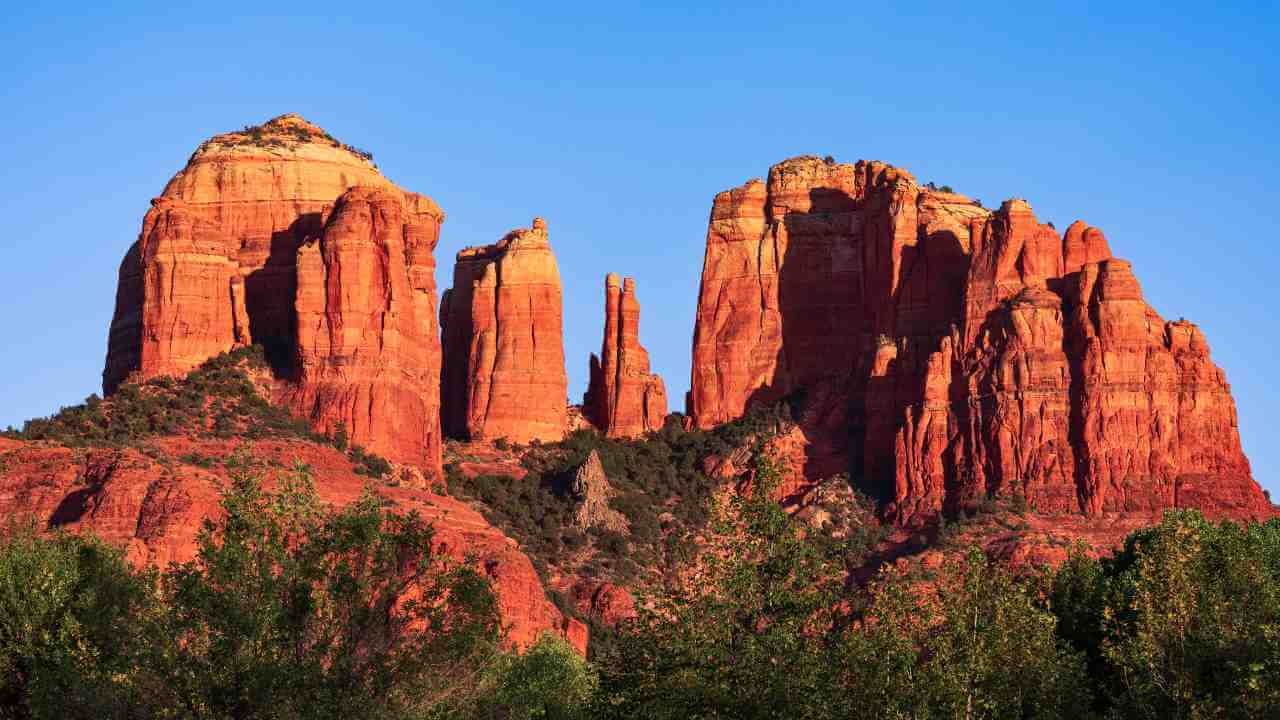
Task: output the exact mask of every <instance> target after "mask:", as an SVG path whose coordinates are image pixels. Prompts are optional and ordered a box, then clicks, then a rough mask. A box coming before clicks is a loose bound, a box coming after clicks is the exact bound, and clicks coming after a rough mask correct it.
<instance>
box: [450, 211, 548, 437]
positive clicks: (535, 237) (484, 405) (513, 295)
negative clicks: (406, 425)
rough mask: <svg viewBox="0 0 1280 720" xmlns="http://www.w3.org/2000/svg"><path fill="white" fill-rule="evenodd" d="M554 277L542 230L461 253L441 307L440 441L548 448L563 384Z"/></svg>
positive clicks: (537, 223) (540, 226) (536, 225)
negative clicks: (535, 444)
mask: <svg viewBox="0 0 1280 720" xmlns="http://www.w3.org/2000/svg"><path fill="white" fill-rule="evenodd" d="M562 312H563V308H562V299H561V285H560V270H559V269H558V268H557V266H556V257H555V255H554V254H553V253H552V251H551V242H550V240H549V238H548V236H547V224H546V222H545V221H544V220H543V219H542V218H534V220H533V227H531V228H527V229H519V230H512V231H511V232H510V233H507V235H506V236H505V237H503V238H502V240H500V241H499V242H497V243H496V244H493V245H485V246H482V247H470V248H466V249H464V250H462V251H460V252H459V253H458V256H457V261H456V263H455V265H454V268H453V287H452V288H450V289H449V290H446V291H445V294H444V298H443V299H442V300H441V303H440V325H441V331H442V334H443V345H444V363H443V370H442V373H441V387H442V388H443V396H442V407H441V419H442V423H443V426H444V431H445V433H446V434H447V435H448V436H450V437H456V438H460V439H467V440H496V439H498V438H506V439H507V440H510V441H513V442H519V443H526V442H529V441H530V440H540V441H555V440H560V439H561V438H563V437H564V434H565V425H566V405H567V397H568V385H569V382H568V377H567V375H566V374H565V368H564V330H563V315H562Z"/></svg>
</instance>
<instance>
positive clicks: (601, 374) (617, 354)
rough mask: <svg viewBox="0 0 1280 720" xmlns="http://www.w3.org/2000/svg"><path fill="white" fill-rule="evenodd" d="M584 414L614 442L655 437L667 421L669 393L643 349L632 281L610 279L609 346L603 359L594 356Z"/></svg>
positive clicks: (606, 344)
mask: <svg viewBox="0 0 1280 720" xmlns="http://www.w3.org/2000/svg"><path fill="white" fill-rule="evenodd" d="M582 409H583V412H584V413H585V414H586V416H587V417H588V418H589V419H590V420H591V423H592V424H593V425H595V426H596V427H597V428H599V429H600V430H601V431H603V432H604V433H605V435H608V436H609V437H636V436H639V435H643V434H645V433H646V432H653V431H656V430H659V429H661V428H662V423H663V421H664V420H665V419H666V416H667V388H666V385H664V384H663V382H662V378H661V377H659V376H658V375H655V374H653V373H651V372H649V353H648V352H647V351H646V350H645V349H644V347H642V346H641V345H640V303H639V301H637V300H636V283H635V280H633V279H631V278H626V279H625V280H623V279H622V278H620V277H618V275H616V274H614V273H610V274H609V275H608V276H606V277H605V310H604V341H603V342H602V343H601V346H600V356H599V357H597V356H596V355H594V354H593V355H592V356H591V365H590V384H589V385H588V386H587V393H586V395H585V396H584V397H583V399H582Z"/></svg>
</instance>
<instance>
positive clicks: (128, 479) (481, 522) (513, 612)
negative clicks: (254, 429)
mask: <svg viewBox="0 0 1280 720" xmlns="http://www.w3.org/2000/svg"><path fill="white" fill-rule="evenodd" d="M235 448H236V443H235V441H227V440H196V439H192V438H187V437H165V438H158V439H156V440H155V441H153V442H152V443H151V444H150V446H149V448H148V452H147V454H143V453H141V452H139V451H137V450H134V449H89V450H85V449H72V448H67V447H62V446H57V445H51V444H49V443H47V442H44V443H27V442H19V441H13V440H5V439H3V438H0V514H3V515H4V516H6V517H13V518H21V517H30V518H33V519H34V520H35V521H36V523H37V524H38V525H39V526H40V527H49V528H60V529H65V530H68V531H72V532H92V533H93V534H95V535H97V536H98V537H100V538H102V539H103V540H105V541H107V542H109V543H112V544H113V545H116V546H118V547H121V548H123V549H124V550H125V552H126V555H127V557H128V558H129V560H130V561H131V562H133V563H135V564H136V565H140V566H141V565H145V564H151V565H155V566H159V567H164V566H167V565H168V564H169V563H173V562H179V563H180V562H186V561H188V560H190V559H191V558H192V557H193V556H194V554H195V552H196V539H197V534H198V533H199V532H200V528H201V526H202V521H203V520H204V519H205V518H207V517H210V516H211V515H214V514H216V513H217V512H218V511H219V503H220V501H221V494H220V492H221V488H222V487H224V486H225V484H226V482H227V477H226V472H227V471H226V469H225V468H224V467H223V466H222V465H221V464H217V463H215V464H212V465H209V466H207V467H206V466H201V465H192V464H188V463H187V462H186V461H185V460H184V458H189V457H214V458H217V457H226V456H228V455H231V454H232V453H233V452H234V450H235ZM253 459H254V461H255V462H256V463H258V470H259V471H260V472H261V474H262V476H263V480H264V482H265V483H266V485H267V486H268V487H272V486H274V485H275V483H276V482H277V481H278V480H279V479H280V477H279V476H280V474H281V473H283V472H285V470H283V468H289V467H292V466H293V465H294V464H295V463H305V464H306V465H307V466H308V467H309V468H311V470H312V472H313V474H314V477H315V484H316V489H317V491H318V492H319V495H320V499H321V501H323V502H324V503H326V504H331V505H334V506H343V505H346V504H348V503H352V502H355V501H357V500H358V499H360V498H361V497H362V496H363V495H364V493H365V492H367V491H368V490H369V488H372V489H373V491H374V492H377V493H378V495H380V496H381V497H382V499H383V500H384V502H386V503H387V504H388V506H390V507H392V508H394V509H395V510H396V511H399V512H416V513H418V514H419V515H420V516H421V517H422V518H423V519H424V520H426V521H428V522H430V523H431V524H432V526H433V528H434V532H435V535H434V539H435V542H436V544H437V547H438V549H439V550H440V552H442V553H443V554H445V555H447V556H449V557H451V558H453V559H454V560H456V561H459V562H474V563H475V564H476V566H477V567H480V568H483V570H484V572H485V573H486V575H487V576H488V577H489V578H490V579H491V580H492V582H493V588H494V592H495V594H496V595H497V601H498V608H499V612H500V613H501V617H502V621H503V624H504V626H505V627H506V630H507V639H508V640H509V641H510V642H511V643H512V644H514V645H516V646H518V647H527V646H528V645H530V644H532V643H533V642H534V641H536V640H537V639H538V637H539V636H540V635H542V634H543V633H544V632H553V633H556V634H560V635H563V636H565V637H566V638H568V639H570V641H571V642H574V644H575V645H576V646H577V647H578V649H579V651H580V652H585V648H586V634H585V628H584V627H583V626H582V624H581V623H580V622H579V621H577V620H573V619H570V618H566V617H565V616H564V615H562V614H561V613H560V611H559V610H557V609H556V607H555V605H553V604H552V603H551V602H550V601H549V600H547V597H546V594H545V592H544V591H543V587H542V584H541V582H540V581H539V579H538V574H537V572H536V571H535V570H534V567H533V564H532V563H531V562H530V560H529V558H528V557H527V556H526V555H525V554H524V553H522V552H520V550H519V549H518V548H517V547H516V543H515V541H513V540H511V539H510V538H508V537H507V536H506V535H504V534H502V532H501V531H499V530H498V529H496V528H494V527H493V526H492V525H490V524H489V523H488V522H487V521H486V520H485V519H484V518H483V517H482V516H481V515H480V513H478V512H476V510H474V509H473V508H472V507H470V506H469V505H468V504H467V503H464V502H461V501H459V500H456V499H454V498H451V497H447V496H443V495H437V494H435V493H433V492H430V491H429V490H424V489H415V488H408V487H391V486H387V485H381V484H378V485H369V483H368V482H367V478H366V477H364V476H362V475H357V474H356V473H355V472H353V469H352V465H351V462H350V461H349V460H348V459H347V458H346V457H345V456H344V455H343V454H342V453H340V452H338V451H337V450H335V449H333V448H330V447H323V446H319V445H315V444H312V443H306V442H300V441H280V440H260V441H258V442H256V443H255V444H254V447H253Z"/></svg>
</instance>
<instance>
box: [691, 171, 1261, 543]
mask: <svg viewBox="0 0 1280 720" xmlns="http://www.w3.org/2000/svg"><path fill="white" fill-rule="evenodd" d="M799 390H803V391H804V395H805V397H806V398H807V400H806V402H805V403H804V405H806V409H805V410H804V413H803V416H802V417H801V418H800V421H801V427H802V429H803V435H804V440H803V443H800V444H802V445H804V446H805V447H803V448H800V447H799V445H800V444H797V443H795V442H792V443H791V445H795V446H796V447H792V448H791V450H790V451H789V455H791V456H797V457H799V456H798V455H797V454H798V453H801V451H803V455H804V458H803V460H795V461H794V462H793V463H792V464H795V463H796V462H803V464H804V466H805V471H804V474H805V476H806V477H808V478H809V479H810V480H812V479H814V478H817V477H821V475H819V474H818V472H821V473H829V472H830V471H831V470H832V466H831V463H830V462H829V461H828V460H829V458H831V457H834V456H837V455H840V456H843V458H844V460H845V463H846V467H847V468H848V469H849V471H850V473H851V476H852V477H853V478H854V479H855V480H856V481H857V482H858V483H859V484H860V485H861V486H862V487H863V488H865V489H868V490H870V491H872V492H873V493H875V494H878V495H880V496H881V497H882V498H884V499H886V500H888V501H890V502H889V506H888V511H889V514H890V515H891V516H893V517H894V518H895V519H897V520H899V521H901V522H904V523H909V524H910V523H917V522H923V521H928V520H929V519H931V518H933V517H936V516H937V515H938V514H939V513H940V512H943V511H944V510H955V509H957V508H960V507H964V506H969V505H972V504H973V503H976V502H978V501H980V500H981V499H983V498H984V497H987V496H1006V497H1007V496H1015V495H1020V496H1024V497H1025V498H1026V499H1027V500H1028V501H1029V502H1030V504H1031V505H1032V507H1034V508H1036V509H1038V510H1041V511H1045V512H1078V513H1086V514H1091V515H1098V514H1101V513H1112V512H1126V513H1148V514H1151V513H1158V512H1159V511H1160V510H1162V509H1164V508H1171V507H1195V508H1199V509H1201V510H1203V511H1205V512H1206V513H1208V514H1210V515H1217V516H1230V517H1242V518H1251V517H1265V516H1269V515H1270V514H1271V512H1272V509H1271V506H1270V504H1269V503H1267V502H1266V500H1265V499H1264V497H1263V495H1262V492H1261V490H1260V488H1259V487H1258V485H1257V484H1256V483H1254V482H1253V480H1252V478H1251V476H1250V471H1249V465H1248V461H1247V460H1246V459H1245V457H1244V454H1243V452H1242V450H1241V448H1240V441H1239V434H1238V432H1237V429H1236V415H1235V407H1234V403H1233V401H1232V399H1231V395H1230V388H1229V386H1228V385H1227V383H1226V380H1225V377H1224V375H1223V373H1222V371H1221V370H1220V369H1219V368H1218V367H1217V366H1215V365H1214V364H1213V363H1212V362H1211V361H1210V359H1209V354H1208V347H1207V345H1206V344H1205V342H1204V338H1203V336H1202V335H1200V333H1199V331H1198V330H1197V329H1196V328H1195V326H1193V325H1190V324H1189V323H1184V322H1179V323H1166V322H1164V321H1163V320H1162V319H1161V318H1160V316H1159V315H1157V314H1156V313H1155V311H1154V310H1152V309H1151V308H1150V307H1149V306H1148V305H1147V304H1146V302H1145V301H1144V300H1143V298H1142V292H1141V289H1140V288H1139V286H1138V284H1137V281H1136V279H1134V277H1133V274H1132V271H1131V269H1130V267H1129V264H1128V263H1126V262H1124V261H1121V260H1116V259H1114V258H1112V257H1111V251H1110V248H1109V246H1108V243H1107V240H1106V238H1105V237H1104V236H1103V235H1102V233H1101V232H1100V231H1098V230H1097V229H1095V228H1091V227H1088V226H1086V225H1085V224H1084V223H1080V222H1077V223H1074V224H1072V225H1071V227H1070V228H1068V230H1067V233H1066V235H1065V237H1060V236H1059V235H1058V234H1057V232H1056V231H1055V230H1054V229H1053V227H1052V226H1051V225H1044V224H1041V223H1039V222H1038V221H1037V220H1036V218H1035V216H1034V214H1033V213H1032V211H1031V207H1030V206H1029V205H1028V204H1027V203H1026V202H1025V201H1021V200H1012V201H1009V202H1006V203H1005V204H1004V205H1003V206H1002V207H1001V208H1000V210H999V211H997V212H994V213H992V212H990V211H987V210H984V209H983V208H981V207H980V206H978V205H977V204H975V203H972V202H970V201H968V200H967V199H966V198H964V197H963V196H959V195H955V194H953V193H943V192H937V191H935V190H932V189H931V188H922V187H920V186H919V185H918V184H917V183H916V182H915V180H914V179H913V178H912V177H911V176H910V175H909V174H907V173H906V172H904V171H902V170H899V169H896V168H892V167H890V166H887V165H884V164H882V163H875V162H859V163H858V164H857V165H841V164H836V163H832V162H826V161H822V160H818V159H817V158H811V157H805V158H794V159H792V160H788V161H785V162H783V163H781V164H779V165H776V166H774V167H773V168H772V169H771V170H770V172H769V179H768V182H767V184H766V183H761V182H760V181H758V180H756V181H752V182H749V183H747V184H746V185H744V186H743V187H741V188H739V189H736V190H731V191H728V192H725V193H721V194H720V195H718V196H717V197H716V199H715V203H714V204H713V207H712V211H711V221H710V229H709V230H708V234H707V255H706V260H705V262H704V266H703V276H702V290H701V294H700V298H699V305H698V315H697V325H696V328H695V332H694V351H693V377H692V390H691V391H690V395H689V400H688V411H689V413H690V414H691V415H692V416H693V421H694V422H695V423H696V424H697V425H699V426H701V427H708V426H711V425H715V424H717V423H720V422H724V421H726V420H729V419H732V418H734V417H737V416H739V415H741V414H742V413H743V412H744V410H745V408H747V407H749V406H750V405H751V404H753V403H760V402H769V401H773V400H776V399H778V398H781V397H783V396H786V395H788V394H790V393H794V392H796V391H799ZM815 398H816V400H815ZM789 447H790V446H789ZM815 458H826V459H825V460H823V462H821V463H816V462H815V460H814V459H815ZM818 466H820V467H821V470H816V468H817V467H818ZM797 487H798V486H797Z"/></svg>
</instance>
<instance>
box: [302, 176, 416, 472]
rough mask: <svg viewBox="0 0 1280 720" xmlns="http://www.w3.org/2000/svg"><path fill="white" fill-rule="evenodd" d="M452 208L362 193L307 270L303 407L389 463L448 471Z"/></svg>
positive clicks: (334, 217) (385, 191)
mask: <svg viewBox="0 0 1280 720" xmlns="http://www.w3.org/2000/svg"><path fill="white" fill-rule="evenodd" d="M440 217H441V214H440V210H439V208H437V207H436V206H435V203H433V202H431V200H430V199H428V198H425V197H423V196H421V195H415V194H411V193H404V192H399V191H396V190H392V189H389V188H380V187H355V188H352V189H351V190H348V191H347V192H346V193H344V194H343V195H342V197H340V198H339V199H338V202H337V205H336V206H335V207H334V209H333V211H332V213H331V214H330V215H329V217H328V221H327V222H326V223H325V227H324V231H323V233H322V234H321V236H320V239H319V240H318V241H315V242H309V243H304V244H303V245H302V247H300V248H299V249H298V260H297V288H298V292H297V300H296V303H295V307H296V312H297V321H296V323H295V325H296V328H297V341H296V347H297V353H298V382H297V384H296V387H297V389H296V391H295V392H294V393H293V398H292V401H293V404H294V406H295V407H296V408H298V409H299V411H301V412H302V413H303V414H304V415H305V416H307V417H310V418H312V420H313V421H314V424H315V425H316V426H318V427H320V428H321V429H322V430H324V431H325V432H327V433H330V434H332V433H333V432H335V431H336V426H337V424H338V423H342V424H343V426H344V427H345V428H346V431H347V433H348V434H349V435H350V436H351V437H354V438H357V439H361V438H371V439H375V441H376V443H375V447H376V448H377V449H378V450H379V451H382V452H384V453H386V454H387V455H390V456H394V457H396V458H401V459H404V460H409V461H413V462H417V463H419V464H422V465H425V466H427V467H439V466H440V446H441V442H440V414H439V413H440V408H439V390H438V383H439V377H440V344H439V340H438V339H437V337H438V330H437V328H436V307H435V305H436V298H435V295H436V293H435V258H434V257H433V256H432V250H433V249H434V248H435V245H436V241H437V239H438V237H439V227H440Z"/></svg>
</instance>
